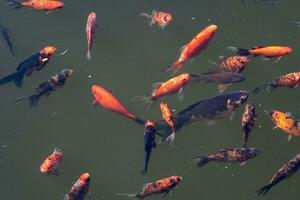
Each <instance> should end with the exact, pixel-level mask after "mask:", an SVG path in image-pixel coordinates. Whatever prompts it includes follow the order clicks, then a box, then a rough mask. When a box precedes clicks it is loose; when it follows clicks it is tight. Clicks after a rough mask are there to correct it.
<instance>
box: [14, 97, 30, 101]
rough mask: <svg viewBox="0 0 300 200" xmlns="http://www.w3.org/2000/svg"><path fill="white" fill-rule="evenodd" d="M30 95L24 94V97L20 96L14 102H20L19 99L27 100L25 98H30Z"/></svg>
mask: <svg viewBox="0 0 300 200" xmlns="http://www.w3.org/2000/svg"><path fill="white" fill-rule="evenodd" d="M29 97H30V96H28V95H27V96H22V97H19V98H16V99H15V100H14V103H17V102H19V101H23V100H25V99H28V98H29Z"/></svg>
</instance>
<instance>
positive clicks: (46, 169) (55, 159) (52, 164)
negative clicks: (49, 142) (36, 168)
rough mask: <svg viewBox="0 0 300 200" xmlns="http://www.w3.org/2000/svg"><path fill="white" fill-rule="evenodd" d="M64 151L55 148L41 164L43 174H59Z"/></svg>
mask: <svg viewBox="0 0 300 200" xmlns="http://www.w3.org/2000/svg"><path fill="white" fill-rule="evenodd" d="M62 158H63V152H62V151H61V150H60V149H58V148H55V149H54V151H53V153H52V154H51V155H50V156H49V157H48V158H47V159H46V160H45V161H44V162H43V163H42V164H41V166H40V172H41V173H42V174H48V175H49V174H55V175H59V173H58V168H59V167H60V165H61V162H62Z"/></svg>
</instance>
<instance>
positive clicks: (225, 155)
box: [193, 148, 261, 167]
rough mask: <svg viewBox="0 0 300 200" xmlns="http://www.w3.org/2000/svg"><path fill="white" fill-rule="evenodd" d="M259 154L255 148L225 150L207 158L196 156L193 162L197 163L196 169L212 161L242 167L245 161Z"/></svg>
mask: <svg viewBox="0 0 300 200" xmlns="http://www.w3.org/2000/svg"><path fill="white" fill-rule="evenodd" d="M260 153H261V151H260V150H259V149H256V148H233V149H231V148H227V149H222V150H220V151H217V152H215V153H213V154H210V155H208V156H196V157H194V158H193V160H194V161H196V162H197V167H203V166H205V165H206V164H207V163H209V162H212V161H217V162H233V163H241V165H243V164H244V163H245V162H246V161H247V160H249V159H251V158H253V157H255V156H257V155H259V154H260Z"/></svg>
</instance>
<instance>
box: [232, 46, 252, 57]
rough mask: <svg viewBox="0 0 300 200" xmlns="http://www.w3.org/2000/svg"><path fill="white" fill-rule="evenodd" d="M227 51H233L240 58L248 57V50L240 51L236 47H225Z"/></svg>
mask: <svg viewBox="0 0 300 200" xmlns="http://www.w3.org/2000/svg"><path fill="white" fill-rule="evenodd" d="M227 49H228V50H230V51H233V52H234V53H236V54H237V55H240V56H248V55H250V53H249V50H248V49H240V48H237V47H227Z"/></svg>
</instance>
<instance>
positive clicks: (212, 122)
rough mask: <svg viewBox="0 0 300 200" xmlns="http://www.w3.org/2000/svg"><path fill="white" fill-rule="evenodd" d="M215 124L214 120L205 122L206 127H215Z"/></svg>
mask: <svg viewBox="0 0 300 200" xmlns="http://www.w3.org/2000/svg"><path fill="white" fill-rule="evenodd" d="M215 124H216V121H215V120H207V121H206V125H207V126H212V125H215Z"/></svg>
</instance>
